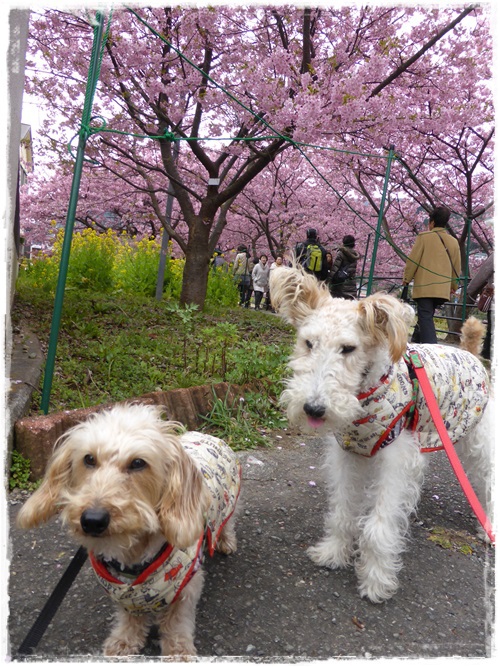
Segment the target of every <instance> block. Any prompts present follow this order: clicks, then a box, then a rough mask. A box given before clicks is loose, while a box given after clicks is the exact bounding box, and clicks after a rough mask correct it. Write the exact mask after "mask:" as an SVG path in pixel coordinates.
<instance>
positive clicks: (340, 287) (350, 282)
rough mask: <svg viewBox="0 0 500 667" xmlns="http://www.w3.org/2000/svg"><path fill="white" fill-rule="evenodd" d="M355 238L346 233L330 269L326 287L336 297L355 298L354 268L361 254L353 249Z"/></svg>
mask: <svg viewBox="0 0 500 667" xmlns="http://www.w3.org/2000/svg"><path fill="white" fill-rule="evenodd" d="M355 245H356V239H355V238H354V236H352V235H351V234H346V235H345V236H344V238H343V239H342V245H341V246H340V248H339V249H338V251H337V254H336V256H335V259H334V261H333V264H332V268H331V270H330V278H329V281H328V287H329V289H330V294H331V295H332V296H333V297H334V298H336V299H355V298H356V296H357V293H358V286H357V284H356V269H357V265H358V260H359V259H361V255H360V254H359V252H358V251H357V250H355V249H354V246H355Z"/></svg>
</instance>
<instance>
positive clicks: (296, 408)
mask: <svg viewBox="0 0 500 667" xmlns="http://www.w3.org/2000/svg"><path fill="white" fill-rule="evenodd" d="M280 402H281V404H282V405H283V406H284V407H285V408H286V411H287V416H288V420H289V422H290V424H291V425H293V426H298V427H300V428H301V429H304V430H305V431H315V430H320V431H324V430H330V431H342V430H343V429H345V428H346V427H347V426H348V425H349V424H351V423H352V422H353V421H354V420H355V419H358V418H359V417H361V416H362V415H363V409H362V407H361V406H360V404H359V401H358V399H357V398H356V396H353V395H352V394H341V393H340V392H339V393H337V394H334V395H333V398H332V399H329V400H326V399H325V400H321V401H318V400H317V399H315V401H311V399H310V398H309V397H307V396H304V395H302V394H300V393H298V392H297V391H296V390H295V389H294V388H293V387H292V386H290V388H288V389H286V390H285V391H284V392H283V394H282V395H281V399H280ZM307 403H310V404H311V403H315V404H316V405H322V407H324V409H325V411H324V414H323V415H322V416H321V417H319V418H314V417H310V416H308V415H307V414H306V412H305V410H304V405H305V404H307Z"/></svg>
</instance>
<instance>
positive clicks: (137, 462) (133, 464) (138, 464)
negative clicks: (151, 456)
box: [128, 459, 148, 470]
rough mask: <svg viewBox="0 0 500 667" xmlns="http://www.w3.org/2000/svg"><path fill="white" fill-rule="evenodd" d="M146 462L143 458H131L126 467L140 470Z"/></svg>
mask: <svg viewBox="0 0 500 667" xmlns="http://www.w3.org/2000/svg"><path fill="white" fill-rule="evenodd" d="M147 465H148V464H147V463H146V461H144V459H133V460H132V461H130V463H129V466H128V469H129V470H142V469H143V468H145V467H146V466H147Z"/></svg>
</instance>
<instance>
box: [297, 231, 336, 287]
mask: <svg viewBox="0 0 500 667" xmlns="http://www.w3.org/2000/svg"><path fill="white" fill-rule="evenodd" d="M295 257H296V259H297V262H298V263H299V264H300V265H301V266H302V267H303V269H304V270H305V271H306V272H307V273H311V274H312V275H314V276H316V278H317V279H318V280H326V278H327V277H328V263H327V261H326V250H325V248H323V246H322V245H321V244H320V242H319V239H318V233H317V231H316V230H315V229H313V228H312V227H311V229H308V230H307V238H306V240H305V241H303V242H302V243H297V245H296V247H295Z"/></svg>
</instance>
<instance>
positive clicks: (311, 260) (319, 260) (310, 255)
mask: <svg viewBox="0 0 500 667" xmlns="http://www.w3.org/2000/svg"><path fill="white" fill-rule="evenodd" d="M301 263H302V266H303V267H304V269H307V271H310V272H311V273H319V272H320V271H321V267H322V266H323V251H322V250H321V248H320V246H319V245H318V244H317V243H310V244H309V245H308V246H307V248H306V251H305V254H304V256H303V258H302V262H301Z"/></svg>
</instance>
